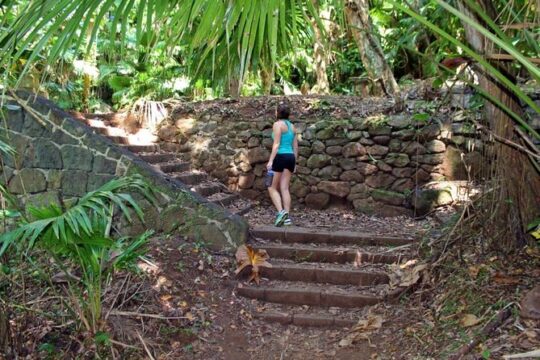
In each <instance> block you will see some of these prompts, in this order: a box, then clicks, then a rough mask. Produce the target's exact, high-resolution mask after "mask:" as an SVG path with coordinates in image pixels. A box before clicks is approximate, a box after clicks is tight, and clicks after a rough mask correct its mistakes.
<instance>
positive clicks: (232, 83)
mask: <svg viewBox="0 0 540 360" xmlns="http://www.w3.org/2000/svg"><path fill="white" fill-rule="evenodd" d="M241 89H242V84H241V81H240V79H239V78H238V77H236V76H233V77H231V78H230V79H229V89H228V90H229V92H228V95H229V96H230V97H232V98H234V99H237V98H239V97H240V90H241Z"/></svg>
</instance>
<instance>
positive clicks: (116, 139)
mask: <svg viewBox="0 0 540 360" xmlns="http://www.w3.org/2000/svg"><path fill="white" fill-rule="evenodd" d="M106 137H107V138H108V139H110V140H111V141H112V142H113V143H116V144H121V145H128V144H129V138H128V137H127V136H112V135H106Z"/></svg>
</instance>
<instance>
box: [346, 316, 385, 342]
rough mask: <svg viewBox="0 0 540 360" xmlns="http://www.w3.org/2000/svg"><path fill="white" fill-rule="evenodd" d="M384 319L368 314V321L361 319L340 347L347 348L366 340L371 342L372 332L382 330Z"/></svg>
mask: <svg viewBox="0 0 540 360" xmlns="http://www.w3.org/2000/svg"><path fill="white" fill-rule="evenodd" d="M382 323H383V318H382V316H380V315H373V314H368V316H367V318H366V319H361V320H359V321H358V323H357V324H356V325H355V326H354V327H353V328H352V330H351V332H350V333H349V334H348V335H347V336H346V337H345V338H343V339H341V341H340V342H339V346H341V347H346V346H349V345H351V344H353V343H354V342H355V341H357V340H360V339H365V340H368V341H369V336H370V335H371V333H372V332H374V331H376V330H378V329H380V328H381V326H382Z"/></svg>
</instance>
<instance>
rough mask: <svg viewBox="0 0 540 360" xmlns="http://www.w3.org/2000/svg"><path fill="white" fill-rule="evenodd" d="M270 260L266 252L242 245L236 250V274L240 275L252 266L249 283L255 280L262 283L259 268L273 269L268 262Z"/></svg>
mask: <svg viewBox="0 0 540 360" xmlns="http://www.w3.org/2000/svg"><path fill="white" fill-rule="evenodd" d="M269 258H270V256H269V255H268V253H267V252H266V250H254V249H253V248H252V247H251V246H249V245H241V246H240V247H239V248H238V250H236V263H237V265H238V267H237V268H236V274H237V275H238V274H240V272H242V270H244V269H245V268H246V267H248V266H251V275H250V277H249V279H248V282H251V280H255V282H256V283H257V284H259V282H260V277H259V267H265V266H266V267H272V265H271V264H270V263H269V262H268V261H267V260H268V259H269Z"/></svg>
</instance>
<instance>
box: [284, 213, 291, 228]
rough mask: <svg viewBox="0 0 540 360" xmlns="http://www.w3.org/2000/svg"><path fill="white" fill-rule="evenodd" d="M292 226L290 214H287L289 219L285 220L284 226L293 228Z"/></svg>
mask: <svg viewBox="0 0 540 360" xmlns="http://www.w3.org/2000/svg"><path fill="white" fill-rule="evenodd" d="M291 225H292V220H291V218H290V217H289V214H287V218H286V219H285V221H283V226H291Z"/></svg>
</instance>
